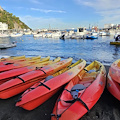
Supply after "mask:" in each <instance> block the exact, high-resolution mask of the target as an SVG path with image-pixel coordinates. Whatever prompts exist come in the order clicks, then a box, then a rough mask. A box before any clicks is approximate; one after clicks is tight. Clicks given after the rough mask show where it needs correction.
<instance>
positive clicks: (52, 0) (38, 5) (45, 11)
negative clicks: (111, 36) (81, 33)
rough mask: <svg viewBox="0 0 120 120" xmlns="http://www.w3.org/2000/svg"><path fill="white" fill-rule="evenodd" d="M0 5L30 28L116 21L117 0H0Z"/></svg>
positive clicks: (100, 24) (119, 12)
mask: <svg viewBox="0 0 120 120" xmlns="http://www.w3.org/2000/svg"><path fill="white" fill-rule="evenodd" d="M0 6H1V7H2V8H3V9H5V10H6V11H8V12H10V13H13V15H15V16H17V17H19V18H20V20H21V21H23V22H24V23H25V24H27V25H28V26H29V27H30V28H32V29H43V28H47V29H48V28H51V29H71V28H75V29H76V28H78V27H87V28H88V27H89V25H90V27H92V26H98V27H99V28H102V27H104V24H110V23H113V24H119V23H120V0H1V1H0Z"/></svg>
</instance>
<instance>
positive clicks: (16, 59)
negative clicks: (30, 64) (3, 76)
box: [0, 56, 41, 65]
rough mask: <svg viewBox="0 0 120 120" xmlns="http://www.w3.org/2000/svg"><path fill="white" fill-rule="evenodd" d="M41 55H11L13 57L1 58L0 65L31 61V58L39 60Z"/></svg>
mask: <svg viewBox="0 0 120 120" xmlns="http://www.w3.org/2000/svg"><path fill="white" fill-rule="evenodd" d="M40 58H41V56H36V57H28V58H26V57H25V56H19V57H13V59H2V60H1V62H0V65H10V64H14V63H16V62H25V61H31V60H37V59H39V60H40Z"/></svg>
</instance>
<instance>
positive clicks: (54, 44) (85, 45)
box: [0, 35, 120, 65]
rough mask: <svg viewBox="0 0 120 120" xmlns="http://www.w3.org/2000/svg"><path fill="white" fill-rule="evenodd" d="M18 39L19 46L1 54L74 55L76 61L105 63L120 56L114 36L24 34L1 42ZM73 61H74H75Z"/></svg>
mask: <svg viewBox="0 0 120 120" xmlns="http://www.w3.org/2000/svg"><path fill="white" fill-rule="evenodd" d="M12 41H16V43H17V46H16V47H13V48H8V49H0V56H21V55H26V56H27V57H31V56H38V55H40V56H42V57H46V56H51V59H54V58H55V57H58V56H59V57H61V58H63V59H65V58H68V57H73V60H74V61H77V60H78V59H80V58H83V59H85V60H86V61H87V63H90V62H92V61H94V60H98V61H100V62H102V63H103V64H105V65H110V64H111V63H112V62H114V61H115V60H117V59H119V58H120V46H116V45H110V41H114V37H113V36H102V37H100V36H99V38H98V39H94V40H90V39H89V40H87V39H84V40H83V39H66V40H61V39H53V38H34V37H33V35H23V36H22V37H19V38H11V37H9V38H1V39H0V43H6V42H12ZM74 61H73V62H74Z"/></svg>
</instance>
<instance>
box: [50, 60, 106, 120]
mask: <svg viewBox="0 0 120 120" xmlns="http://www.w3.org/2000/svg"><path fill="white" fill-rule="evenodd" d="M105 83H106V70H105V67H104V66H103V65H102V64H101V63H99V62H97V61H94V62H93V63H91V64H90V65H89V66H87V67H86V68H85V69H84V70H82V71H81V72H80V73H79V74H78V75H77V76H76V77H75V78H74V79H72V80H71V81H70V82H69V83H68V84H67V86H66V87H65V88H64V91H63V92H62V94H61V95H60V97H59V98H58V100H57V101H56V104H55V107H54V110H53V114H51V115H52V118H51V119H52V120H78V119H80V118H81V117H82V116H83V115H84V114H85V113H87V112H88V111H89V110H90V109H91V108H92V107H93V106H94V105H95V104H96V102H97V101H98V100H99V98H100V96H101V94H102V93H103V90H104V88H105Z"/></svg>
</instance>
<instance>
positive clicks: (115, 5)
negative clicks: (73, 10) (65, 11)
mask: <svg viewBox="0 0 120 120" xmlns="http://www.w3.org/2000/svg"><path fill="white" fill-rule="evenodd" d="M74 1H75V2H76V3H77V4H79V5H84V6H87V7H91V8H93V9H94V10H95V13H97V14H99V15H100V16H101V17H102V20H100V22H104V23H108V22H109V23H112V22H113V23H115V24H116V23H117V22H119V20H120V15H119V13H120V1H119V0H74Z"/></svg>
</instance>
